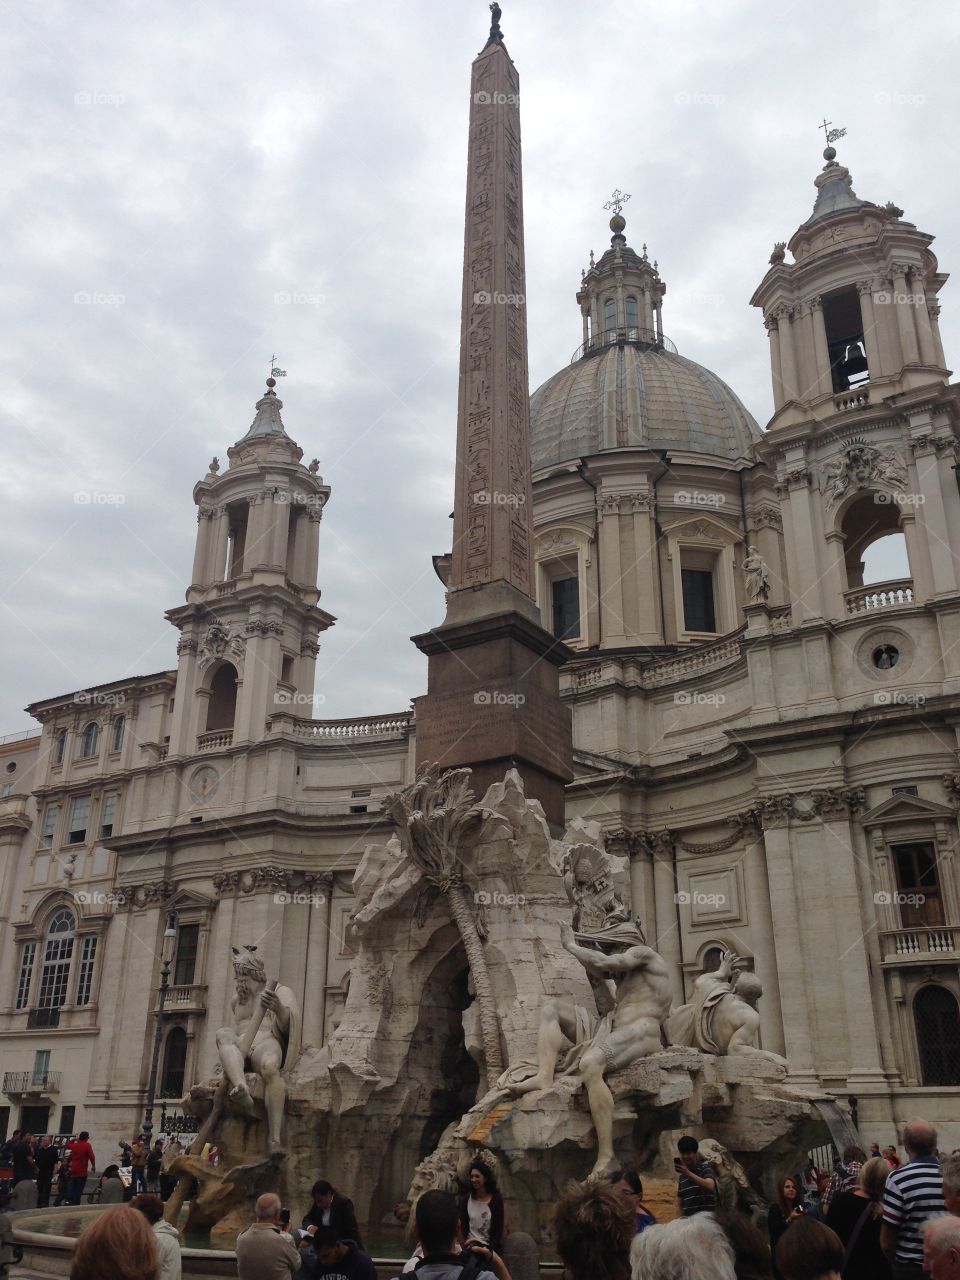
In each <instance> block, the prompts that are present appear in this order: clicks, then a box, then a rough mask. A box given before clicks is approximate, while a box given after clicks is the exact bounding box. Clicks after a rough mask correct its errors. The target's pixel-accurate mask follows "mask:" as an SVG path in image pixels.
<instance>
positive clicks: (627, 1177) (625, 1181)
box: [609, 1169, 657, 1235]
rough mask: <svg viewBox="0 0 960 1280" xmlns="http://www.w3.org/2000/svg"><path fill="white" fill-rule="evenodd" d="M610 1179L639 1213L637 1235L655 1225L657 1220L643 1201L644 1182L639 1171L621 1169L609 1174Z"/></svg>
mask: <svg viewBox="0 0 960 1280" xmlns="http://www.w3.org/2000/svg"><path fill="white" fill-rule="evenodd" d="M609 1181H610V1185H611V1186H612V1187H613V1189H614V1191H619V1192H620V1193H621V1195H624V1196H626V1197H627V1199H628V1201H629V1202H630V1204H632V1205H633V1211H634V1213H635V1214H636V1215H637V1235H639V1234H640V1232H641V1231H644V1230H645V1229H646V1228H647V1227H652V1226H654V1224H655V1223H656V1221H657V1220H656V1218H655V1217H654V1216H653V1214H652V1213H651V1212H650V1210H649V1209H648V1208H647V1206H646V1205H645V1204H644V1203H643V1183H642V1182H641V1181H640V1175H639V1173H635V1172H634V1171H633V1170H632V1169H620V1170H618V1171H617V1172H616V1173H611V1174H610V1175H609Z"/></svg>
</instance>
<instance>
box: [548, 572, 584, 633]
mask: <svg viewBox="0 0 960 1280" xmlns="http://www.w3.org/2000/svg"><path fill="white" fill-rule="evenodd" d="M550 592H551V598H552V605H553V634H554V635H555V636H556V637H557V639H558V640H578V639H579V638H580V583H579V582H578V581H577V579H576V578H560V579H558V580H557V581H556V582H553V583H551V584H550Z"/></svg>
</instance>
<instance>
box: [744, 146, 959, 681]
mask: <svg viewBox="0 0 960 1280" xmlns="http://www.w3.org/2000/svg"><path fill="white" fill-rule="evenodd" d="M825 123H827V122H825ZM841 133H842V131H833V132H832V133H829V134H828V142H829V143H831V144H832V142H833V141H834V140H835V139H836V138H837V137H838V136H840V134H841ZM823 154H824V159H825V161H826V163H825V165H824V167H823V170H822V172H821V173H820V174H818V175H817V177H816V179H815V186H816V189H817V196H816V202H815V204H814V208H813V212H812V214H811V215H810V217H809V218H808V219H807V220H806V222H804V223H803V224H802V225H801V226H800V227H799V228H798V229H797V231H796V232H795V233H794V235H793V237H792V238H791V239H790V242H789V245H788V244H786V243H783V242H780V243H778V244H777V245H775V246H774V251H773V255H772V257H771V259H770V269H769V270H768V271H767V274H766V275H765V276H764V278H763V280H762V282H761V284H760V286H759V288H758V289H757V290H756V292H755V293H754V295H753V298H752V300H751V301H752V304H753V305H754V306H756V307H759V308H760V309H761V310H762V312H763V320H764V325H765V326H766V329H767V332H768V334H769V337H770V361H771V373H772V378H773V395H774V414H773V417H772V418H771V420H770V422H769V424H768V426H767V430H766V432H765V435H764V439H763V441H762V442H761V443H760V444H759V446H758V449H759V451H760V453H761V454H762V455H763V456H764V457H765V459H766V460H767V462H768V464H769V465H770V468H771V470H772V471H775V473H776V479H777V494H778V496H779V500H780V506H781V512H782V517H783V530H784V545H785V552H786V559H787V577H788V579H789V596H790V604H791V613H792V623H793V625H794V626H803V625H811V624H817V623H820V622H822V621H824V620H828V621H830V622H846V621H849V620H850V619H852V618H861V617H863V618H865V617H866V615H868V614H869V615H870V616H874V617H875V614H874V612H873V611H875V610H877V609H885V608H887V607H889V606H891V605H892V606H894V607H903V606H914V605H926V604H932V603H934V602H939V604H938V606H937V607H938V608H940V609H941V610H942V611H943V623H944V626H946V627H947V628H948V629H951V628H952V627H953V626H954V625H955V622H952V621H951V622H949V624H948V616H949V617H952V610H953V603H951V602H954V603H955V602H956V601H957V600H958V599H960V595H958V593H960V574H958V561H957V557H956V555H955V554H954V553H953V552H952V551H951V547H952V546H953V547H955V545H956V539H957V536H958V532H957V531H958V530H960V492H958V487H957V474H956V470H955V468H956V463H957V456H958V447H960V446H958V439H957V437H958V419H960V412H958V410H960V403H958V388H957V387H955V386H951V385H949V378H950V371H949V370H948V369H947V367H946V360H945V357H944V352H943V346H942V344H941V341H940V331H939V325H938V319H937V318H938V315H939V311H940V308H939V304H938V302H937V295H938V293H939V291H940V289H941V288H942V287H943V285H944V283H945V282H946V280H947V276H946V275H945V274H944V273H943V272H941V271H940V269H939V266H938V264H937V259H936V257H935V256H934V254H933V252H932V250H931V247H930V246H931V244H932V242H933V236H932V235H929V234H927V233H926V232H924V231H921V230H919V229H918V228H917V227H916V226H915V225H914V224H913V223H911V222H907V221H905V220H904V216H903V213H904V211H903V210H902V209H900V208H898V207H897V206H896V205H895V204H893V203H892V202H888V203H887V204H885V205H877V204H873V203H871V202H870V201H868V200H863V199H861V198H860V197H859V196H857V194H856V192H855V191H854V189H853V183H852V179H851V177H850V172H849V170H848V169H847V168H846V167H845V166H843V165H841V164H839V163H838V162H837V159H836V154H837V153H836V150H835V148H834V147H833V146H832V145H828V146H827V148H826V150H825V151H824V153H823ZM788 251H789V253H790V254H791V255H792V258H793V261H792V262H791V261H788V260H787V252H788ZM895 533H900V534H902V535H903V546H904V549H905V558H906V560H907V561H909V565H908V568H907V572H906V573H905V574H904V572H903V571H902V568H900V569H899V571H897V572H894V571H892V570H891V574H890V579H891V580H890V581H889V582H882V583H876V582H874V583H872V584H865V583H864V555H865V553H866V552H867V550H868V549H869V548H870V547H871V546H872V545H873V543H874V542H876V541H878V540H879V539H880V538H881V537H886V536H887V535H889V534H895ZM887 545H890V544H889V543H888V544H887ZM947 666H948V667H949V668H950V670H951V678H954V679H960V664H958V662H957V661H956V660H955V659H954V658H950V659H949V661H947Z"/></svg>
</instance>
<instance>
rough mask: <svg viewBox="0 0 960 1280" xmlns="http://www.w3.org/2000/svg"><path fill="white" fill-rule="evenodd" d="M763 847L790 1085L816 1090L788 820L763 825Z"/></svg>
mask: <svg viewBox="0 0 960 1280" xmlns="http://www.w3.org/2000/svg"><path fill="white" fill-rule="evenodd" d="M763 845H764V849H765V851H766V864H767V877H768V881H769V901H770V909H771V917H772V922H773V930H774V936H775V937H776V940H777V968H778V971H779V973H780V975H781V981H780V1005H781V1009H782V1011H783V1012H782V1016H783V1031H784V1043H785V1046H786V1053H785V1057H786V1058H787V1060H788V1061H789V1063H790V1078H791V1080H792V1081H794V1082H795V1083H803V1084H808V1085H816V1084H817V1083H818V1081H817V1073H816V1070H815V1068H814V1063H813V1035H812V1030H811V1018H810V1008H809V1004H808V995H807V992H808V990H809V984H808V983H807V982H806V981H804V980H803V978H802V975H803V973H804V972H805V969H804V957H803V949H802V947H801V944H800V921H799V918H798V915H797V901H798V898H799V893H800V891H801V887H802V879H801V880H800V881H799V882H798V880H797V879H796V878H795V877H794V872H793V858H792V855H791V849H790V829H789V827H788V826H787V825H786V821H785V820H780V821H779V822H777V824H776V825H772V824H771V823H765V825H764V832H763Z"/></svg>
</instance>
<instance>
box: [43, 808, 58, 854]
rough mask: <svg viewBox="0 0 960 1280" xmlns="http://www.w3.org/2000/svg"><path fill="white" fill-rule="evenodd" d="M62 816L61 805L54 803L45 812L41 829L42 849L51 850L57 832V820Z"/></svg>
mask: <svg viewBox="0 0 960 1280" xmlns="http://www.w3.org/2000/svg"><path fill="white" fill-rule="evenodd" d="M59 816H60V805H59V804H58V803H57V802H56V801H53V802H52V803H50V804H48V805H47V807H46V809H44V811H43V826H42V827H41V829H40V848H41V849H49V848H50V846H51V845H52V844H53V837H54V835H55V834H56V831H57V818H59Z"/></svg>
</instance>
